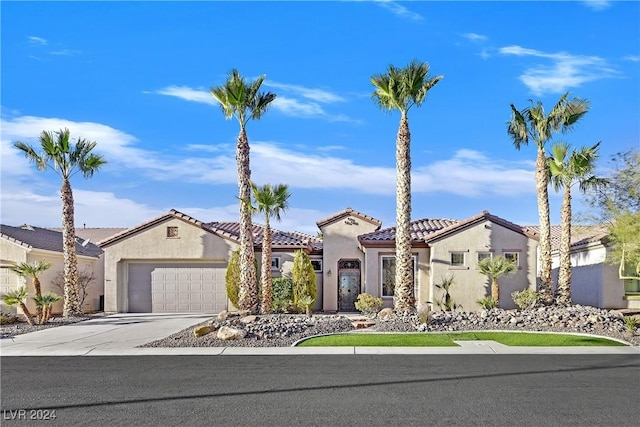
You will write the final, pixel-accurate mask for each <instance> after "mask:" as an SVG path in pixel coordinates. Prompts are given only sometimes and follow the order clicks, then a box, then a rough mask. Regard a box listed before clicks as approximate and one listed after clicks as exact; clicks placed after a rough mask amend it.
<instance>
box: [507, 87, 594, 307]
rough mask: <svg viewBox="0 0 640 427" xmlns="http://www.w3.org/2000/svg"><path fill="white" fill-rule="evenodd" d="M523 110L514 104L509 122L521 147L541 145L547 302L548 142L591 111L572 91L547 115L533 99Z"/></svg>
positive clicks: (543, 292) (543, 295)
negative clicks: (571, 95) (546, 149)
mask: <svg viewBox="0 0 640 427" xmlns="http://www.w3.org/2000/svg"><path fill="white" fill-rule="evenodd" d="M530 102H531V105H530V106H529V107H527V108H525V109H523V110H522V111H518V109H516V107H515V106H514V105H513V104H511V120H510V121H509V122H507V133H508V134H509V136H510V137H511V139H512V140H513V144H514V146H515V148H516V149H517V150H519V149H520V147H521V146H522V145H528V144H529V142H532V143H534V144H535V145H536V147H537V157H536V171H535V179H536V194H537V198H538V216H539V218H540V278H539V283H538V291H539V292H540V300H541V302H543V303H544V304H551V303H552V302H553V292H552V290H551V287H552V280H551V220H550V218H549V163H548V162H547V156H546V154H545V144H546V143H547V142H548V141H550V140H551V139H552V137H553V134H554V133H557V132H562V133H566V132H568V131H569V130H571V129H572V128H573V125H575V124H576V123H577V122H578V121H579V120H580V119H581V118H582V117H583V116H584V115H585V114H586V113H587V112H588V111H589V101H588V100H586V99H582V98H573V99H569V93H568V92H567V93H565V94H564V95H562V96H561V97H560V99H559V100H558V102H557V103H556V104H555V105H554V107H553V108H552V109H551V111H550V112H549V114H548V115H547V114H546V113H545V111H544V107H543V105H542V103H541V102H539V101H538V102H537V103H535V104H534V103H533V101H530Z"/></svg>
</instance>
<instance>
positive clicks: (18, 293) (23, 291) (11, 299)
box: [1, 286, 33, 325]
mask: <svg viewBox="0 0 640 427" xmlns="http://www.w3.org/2000/svg"><path fill="white" fill-rule="evenodd" d="M28 294H29V290H28V289H27V287H26V286H21V287H19V288H18V289H14V290H13V291H9V292H7V293H6V294H2V297H1V298H2V302H3V303H4V304H5V305H7V306H9V307H13V306H16V305H17V306H18V307H20V309H21V310H22V314H24V317H25V319H26V320H27V323H28V324H30V325H33V319H32V318H31V312H29V309H28V308H27V304H26V303H25V300H26V299H27V295H28Z"/></svg>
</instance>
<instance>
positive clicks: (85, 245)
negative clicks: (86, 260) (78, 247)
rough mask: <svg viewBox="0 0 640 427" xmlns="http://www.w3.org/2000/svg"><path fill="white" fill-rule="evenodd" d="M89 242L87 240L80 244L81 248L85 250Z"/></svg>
mask: <svg viewBox="0 0 640 427" xmlns="http://www.w3.org/2000/svg"><path fill="white" fill-rule="evenodd" d="M90 241H91V239H87V240H85V241H84V242H82V247H84V248H86V247H87V245H88V244H89V242H90Z"/></svg>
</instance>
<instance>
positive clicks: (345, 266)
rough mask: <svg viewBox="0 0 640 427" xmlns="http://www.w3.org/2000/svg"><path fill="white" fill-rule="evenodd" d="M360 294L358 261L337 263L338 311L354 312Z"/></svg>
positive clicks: (351, 260)
mask: <svg viewBox="0 0 640 427" xmlns="http://www.w3.org/2000/svg"><path fill="white" fill-rule="evenodd" d="M359 294H360V260H357V259H341V260H340V261H338V311H346V312H353V311H357V310H356V306H355V303H356V299H357V298H358V295H359Z"/></svg>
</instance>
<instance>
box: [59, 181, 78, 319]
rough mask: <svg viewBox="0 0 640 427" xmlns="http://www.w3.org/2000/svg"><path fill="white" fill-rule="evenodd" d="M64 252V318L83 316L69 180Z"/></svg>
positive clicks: (64, 202) (64, 208)
mask: <svg viewBox="0 0 640 427" xmlns="http://www.w3.org/2000/svg"><path fill="white" fill-rule="evenodd" d="M61 198H62V250H63V254H64V270H63V271H64V307H63V312H62V314H63V316H65V317H68V316H79V315H82V306H81V305H80V301H79V300H78V259H77V257H76V229H75V225H74V218H73V216H74V205H73V192H72V191H71V184H70V182H69V179H68V178H64V179H63V181H62V190H61Z"/></svg>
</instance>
